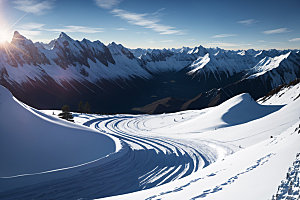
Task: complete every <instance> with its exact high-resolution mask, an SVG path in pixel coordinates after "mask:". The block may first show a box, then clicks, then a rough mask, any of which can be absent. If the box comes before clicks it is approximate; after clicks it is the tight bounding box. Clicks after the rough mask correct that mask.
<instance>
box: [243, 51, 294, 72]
mask: <svg viewBox="0 0 300 200" xmlns="http://www.w3.org/2000/svg"><path fill="white" fill-rule="evenodd" d="M290 54H291V52H288V53H286V54H283V55H280V56H276V57H274V58H271V57H265V58H263V59H262V60H261V61H259V63H257V65H255V66H254V67H253V68H252V69H251V70H252V71H253V72H252V73H253V74H252V75H251V76H249V77H248V78H254V77H258V76H261V75H263V74H265V73H266V72H268V71H271V70H272V69H275V68H277V67H278V66H279V65H280V63H281V62H282V61H283V60H285V59H287V58H288V56H289V55H290Z"/></svg>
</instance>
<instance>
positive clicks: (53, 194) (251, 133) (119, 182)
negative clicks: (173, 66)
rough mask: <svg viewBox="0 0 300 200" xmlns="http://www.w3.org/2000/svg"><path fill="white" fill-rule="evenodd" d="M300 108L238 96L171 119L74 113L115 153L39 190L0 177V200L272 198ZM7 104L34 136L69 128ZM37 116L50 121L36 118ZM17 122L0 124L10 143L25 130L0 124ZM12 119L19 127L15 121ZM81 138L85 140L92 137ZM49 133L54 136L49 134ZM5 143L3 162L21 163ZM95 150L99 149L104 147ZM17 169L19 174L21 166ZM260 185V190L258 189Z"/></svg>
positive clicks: (291, 153) (294, 142) (290, 154)
mask: <svg viewBox="0 0 300 200" xmlns="http://www.w3.org/2000/svg"><path fill="white" fill-rule="evenodd" d="M295 87H296V86H295ZM293 88H294V87H293ZM293 88H291V89H292V90H293ZM2 90H3V91H4V95H3V96H4V97H5V96H6V97H7V96H8V99H11V98H12V97H11V95H10V97H9V95H7V94H9V93H8V92H7V91H6V90H4V89H2ZM5 92H6V93H5ZM285 94H286V95H281V96H280V97H279V96H278V97H275V96H274V97H273V98H285V99H290V98H291V96H294V95H295V92H290V93H288V92H285ZM3 96H2V98H3ZM270 101H271V99H270ZM272 101H274V100H272ZM299 101H300V100H299V98H298V99H295V98H294V100H293V101H290V103H288V104H287V105H268V103H267V102H266V103H265V105H261V104H258V103H256V102H255V101H254V100H253V99H252V98H251V96H250V95H249V94H241V95H238V96H236V97H234V98H232V99H229V100H228V101H226V102H224V103H223V104H221V105H219V106H216V107H211V108H207V109H204V110H191V111H182V112H178V113H171V114H160V115H87V114H74V116H75V122H76V123H78V124H83V125H85V126H89V127H91V128H94V130H95V131H96V130H97V131H99V132H101V133H103V134H106V135H111V136H112V137H114V138H118V140H120V141H121V146H120V148H121V149H119V151H118V152H116V153H115V154H112V155H110V156H108V157H107V158H105V159H103V160H102V162H100V163H98V164H97V163H95V164H94V165H92V166H93V167H86V168H84V170H81V171H80V173H79V174H77V175H76V176H74V174H73V173H71V174H72V175H68V173H66V172H64V173H63V176H62V177H64V178H59V177H60V176H58V175H59V173H57V172H52V173H49V174H48V175H47V176H43V175H41V174H40V175H38V174H37V175H35V176H33V177H37V178H38V179H39V180H40V183H39V184H38V185H30V184H28V183H29V182H28V178H30V177H26V176H24V177H19V179H16V178H11V180H7V179H5V178H3V177H2V178H1V179H0V184H2V186H5V187H2V192H0V197H2V198H3V199H26V198H27V199H28V198H30V199H32V198H34V199H43V198H44V197H49V198H53V199H66V198H74V199H79V198H88V199H95V198H100V197H108V196H112V197H108V199H199V198H204V199H224V198H225V199H270V198H271V197H272V195H274V194H276V192H277V187H278V186H279V185H280V182H281V180H283V179H284V178H285V176H286V173H287V172H288V168H289V167H290V166H292V163H293V161H294V160H295V156H296V154H297V153H298V152H299V151H300V148H299V145H298V144H299V142H300V137H299V135H298V131H295V129H296V127H298V126H299V124H300V121H299V116H300V102H299ZM1 102H6V101H1ZM7 102H13V103H10V104H9V105H11V106H7V105H6V104H4V105H5V107H8V108H9V110H14V109H17V110H18V111H19V113H27V112H29V114H30V115H33V116H35V117H27V118H29V119H31V120H30V122H28V123H29V125H30V123H31V121H32V122H34V123H35V125H34V126H31V127H33V128H31V129H30V130H31V132H32V134H34V133H36V130H40V129H39V127H43V128H44V129H43V130H45V129H46V130H50V128H49V127H48V128H47V127H46V128H45V126H46V125H47V124H51V127H57V126H59V127H61V125H58V123H59V124H63V125H64V126H63V127H64V128H65V126H71V125H70V124H69V123H64V122H62V121H61V120H58V119H57V118H56V117H53V116H52V117H51V116H48V115H44V114H42V113H41V112H40V111H37V110H35V109H32V108H29V107H27V106H25V105H22V104H19V103H17V102H15V101H14V100H10V101H7ZM5 107H3V106H2V107H1V111H2V110H4V111H6V110H5ZM24 107H25V108H24ZM22 110H25V111H26V112H23V111H22ZM1 113H3V112H1ZM6 113H9V112H8V111H6ZM45 113H49V114H51V113H52V111H45ZM55 113H56V111H55ZM37 115H38V116H37ZM41 115H42V116H43V117H44V118H46V119H48V120H47V121H45V120H43V119H40V116H41ZM16 116H18V115H16V114H14V115H9V116H7V117H6V118H3V119H2V120H1V123H2V121H3V124H1V127H7V129H8V130H14V129H17V131H16V132H14V131H12V132H10V131H9V133H10V134H11V133H14V134H12V136H15V135H16V134H17V133H22V132H21V130H20V129H22V130H23V132H24V127H25V128H26V126H25V125H23V126H20V127H22V128H20V127H15V126H14V125H11V123H9V122H8V121H5V120H9V121H11V119H13V118H16ZM27 118H25V119H27ZM36 118H37V119H36ZM21 119H24V118H23V117H21ZM15 120H16V122H18V124H21V122H20V119H19V118H16V119H15ZM4 122H5V123H4ZM44 123H45V124H46V125H44ZM78 128H80V129H81V130H82V131H84V130H85V129H84V128H83V127H82V126H78V127H77V128H75V127H74V126H73V125H72V129H75V130H77V129H78ZM57 129H60V128H58V127H57ZM83 129H84V130H83ZM25 130H26V129H25ZM67 130H70V128H68V129H67ZM31 132H30V133H31ZM87 132H88V133H87V134H91V133H90V131H87ZM30 133H28V134H29V135H30ZM45 133H46V132H45ZM73 133H74V132H73V130H72V133H71V132H70V135H67V134H68V132H65V131H64V132H63V133H59V135H61V134H63V135H64V137H65V138H68V141H70V138H73ZM52 134H54V135H55V136H57V134H56V132H54V131H53V133H52ZM78 134H79V133H78ZM43 135H44V134H43ZM80 135H81V134H80ZM82 135H84V134H82ZM99 135H100V136H98V134H96V135H94V134H93V136H89V137H96V136H97V137H103V138H106V136H104V135H101V134H99ZM84 136H85V135H84ZM1 137H3V135H1ZM6 137H8V136H6ZM78 137H79V136H78ZM82 137H83V136H82ZM87 137H88V136H86V138H85V139H86V140H88V139H87ZM9 138H10V137H9ZM56 138H57V137H51V138H48V140H47V142H48V143H49V141H53V140H54V141H55V139H56ZM10 139H11V140H10V141H9V142H6V143H5V144H2V146H4V147H5V148H7V150H5V151H1V152H4V153H3V155H2V156H6V157H7V156H9V158H14V157H15V158H19V155H20V151H19V153H17V154H15V155H13V154H10V153H7V152H11V151H12V152H13V147H11V145H9V144H13V143H14V142H17V141H19V140H17V139H16V138H14V139H13V138H10ZM92 139H93V140H95V141H93V142H91V143H90V142H89V141H87V142H86V143H89V144H91V145H90V146H91V148H96V147H94V146H92V145H96V146H97V144H96V143H97V142H99V141H98V140H96V139H95V138H92ZM1 141H3V140H1ZM71 141H72V140H71ZM101 141H102V140H101ZM19 142H20V141H19ZM22 142H24V141H23V140H22ZM80 142H81V143H80V144H82V145H84V146H82V148H80V151H82V150H85V151H84V152H87V151H89V150H88V149H87V147H89V145H85V144H83V143H84V142H83V140H80ZM31 143H32V140H31V141H30V144H31ZM48 143H47V144H48ZM51 143H54V142H50V144H51ZM112 143H113V142H112ZM47 144H45V147H47ZM113 144H114V143H113ZM69 145H70V146H72V145H71V144H69ZM13 146H14V147H15V146H18V145H13ZM1 148H3V147H1ZM40 148H42V147H40V146H33V147H32V148H31V149H35V151H29V150H27V151H28V152H29V153H30V154H32V155H36V156H39V155H40V154H41V152H42V153H43V154H46V153H47V152H43V149H42V150H41V151H36V149H40ZM64 148H66V147H64ZM97 148H99V149H100V150H101V148H102V146H101V147H97ZM58 151H62V149H61V148H60V147H59V146H58V147H57V148H55V151H54V152H56V153H57V152H58ZM112 151H114V150H112ZM5 152H6V153H5ZM37 152H38V153H37ZM52 152H53V151H50V152H48V154H49V153H52ZM84 152H83V154H82V155H84ZM25 153H26V151H25ZM66 153H67V151H66V152H64V151H62V153H60V154H61V156H63V155H65V154H66ZM95 154H96V153H95ZM95 154H94V155H95ZM11 155H13V156H11ZM49 156H50V155H49ZM77 156H78V155H77ZM77 156H76V157H77ZM89 156H92V155H89ZM84 157H85V158H86V157H87V156H86V155H84ZM48 158H49V157H48ZM70 159H71V158H70ZM67 161H70V160H66V162H67ZM73 161H74V160H73ZM19 162H22V160H19ZM46 163H47V162H46ZM54 163H55V162H54ZM36 164H37V166H38V167H40V166H42V164H40V163H39V162H37V163H36ZM50 164H51V163H50ZM50 164H49V165H50ZM56 164H57V163H56ZM20 166H22V165H20ZM24 166H25V167H26V165H24ZM47 166H48V164H47ZM25 167H24V168H25ZM7 168H8V167H7ZM28 168H29V166H28ZM25 169H26V168H25ZM20 170H23V169H22V167H21V168H20ZM49 170H50V169H49ZM66 171H68V170H66ZM71 172H72V171H71ZM51 177H55V180H53V179H51V181H48V182H47V181H46V180H49V178H51ZM26 180H27V182H26ZM43 180H44V181H43ZM18 181H22V182H25V183H27V185H26V184H25V185H24V183H23V185H22V186H25V187H23V188H17V187H15V186H14V187H15V189H14V190H11V191H7V190H5V188H7V187H8V185H9V184H8V183H9V182H11V183H14V185H15V184H17V183H18ZM258 182H259V186H260V187H256V186H257V184H258ZM18 184H19V183H18ZM18 184H17V185H18ZM83 186H84V187H83ZM156 186H159V187H156ZM78 188H80V190H78ZM249 188H252V189H249ZM145 189H147V190H145ZM134 191H138V192H134ZM132 192H133V193H132ZM124 193H128V194H124ZM121 194H122V195H121ZM114 195H119V196H114ZM120 195H121V196H120ZM4 197H6V198H4Z"/></svg>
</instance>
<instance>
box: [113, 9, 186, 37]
mask: <svg viewBox="0 0 300 200" xmlns="http://www.w3.org/2000/svg"><path fill="white" fill-rule="evenodd" d="M111 12H112V14H114V15H115V16H117V17H120V18H121V19H124V20H126V21H127V22H128V23H130V24H134V25H137V26H141V27H144V28H148V29H152V30H153V31H155V32H158V33H159V34H162V35H172V34H174V35H183V34H184V33H183V31H181V30H178V29H176V28H175V27H172V26H167V25H163V24H160V23H159V22H160V20H158V19H153V18H151V17H149V14H147V13H143V14H138V13H133V12H128V11H126V10H122V9H113V10H112V11H111Z"/></svg>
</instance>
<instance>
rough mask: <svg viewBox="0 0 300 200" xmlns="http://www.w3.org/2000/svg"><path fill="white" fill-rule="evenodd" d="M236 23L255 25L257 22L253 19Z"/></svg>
mask: <svg viewBox="0 0 300 200" xmlns="http://www.w3.org/2000/svg"><path fill="white" fill-rule="evenodd" d="M237 23H239V24H244V25H251V24H255V23H257V21H256V20H255V19H245V20H241V21H238V22H237Z"/></svg>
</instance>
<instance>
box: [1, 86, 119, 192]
mask: <svg viewBox="0 0 300 200" xmlns="http://www.w3.org/2000/svg"><path fill="white" fill-rule="evenodd" d="M0 102H1V103H0V110H1V112H0V115H1V120H0V127H1V134H0V159H1V165H0V179H1V180H0V182H1V181H3V179H4V178H5V177H6V179H9V177H17V176H28V175H30V174H39V173H46V172H47V171H56V170H59V169H62V168H70V167H73V166H76V165H81V164H84V163H87V162H91V161H93V160H96V159H99V158H102V157H105V156H107V155H108V154H110V153H113V152H115V151H116V150H118V147H117V144H116V141H114V139H112V138H111V137H109V136H107V135H103V134H101V133H99V132H96V131H93V130H91V129H88V128H86V127H83V126H80V125H75V124H73V123H70V122H66V121H65V120H61V119H58V118H54V117H52V116H47V115H45V114H43V113H41V112H39V111H38V110H35V109H33V108H30V107H28V106H26V105H25V104H23V103H21V102H19V101H18V100H17V99H15V98H14V97H13V96H12V95H11V93H10V92H9V91H8V90H7V89H6V88H4V87H2V86H0ZM6 186H8V185H6ZM2 189H3V187H2Z"/></svg>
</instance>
